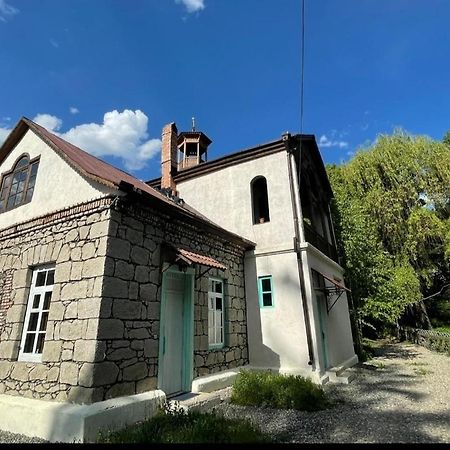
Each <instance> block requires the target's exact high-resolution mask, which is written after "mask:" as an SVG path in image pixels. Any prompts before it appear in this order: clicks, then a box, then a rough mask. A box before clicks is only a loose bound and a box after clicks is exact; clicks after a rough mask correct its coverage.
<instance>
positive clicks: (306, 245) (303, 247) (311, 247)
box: [299, 242, 344, 274]
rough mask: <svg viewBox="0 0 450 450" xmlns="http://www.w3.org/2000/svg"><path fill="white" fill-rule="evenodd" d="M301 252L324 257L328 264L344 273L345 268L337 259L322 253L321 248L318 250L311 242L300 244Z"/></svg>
mask: <svg viewBox="0 0 450 450" xmlns="http://www.w3.org/2000/svg"><path fill="white" fill-rule="evenodd" d="M299 250H300V252H305V251H306V252H311V253H313V254H314V255H315V256H317V257H318V258H321V259H323V260H324V261H325V262H326V263H327V264H330V265H332V266H333V267H334V268H335V269H336V270H338V271H339V272H340V273H341V274H343V273H344V268H343V267H342V266H340V265H339V264H338V263H337V262H336V261H333V260H332V259H331V258H329V257H328V256H327V255H325V254H324V253H322V252H321V251H320V250H318V249H317V248H316V247H314V245H312V244H310V243H309V242H302V243H301V244H300V245H299Z"/></svg>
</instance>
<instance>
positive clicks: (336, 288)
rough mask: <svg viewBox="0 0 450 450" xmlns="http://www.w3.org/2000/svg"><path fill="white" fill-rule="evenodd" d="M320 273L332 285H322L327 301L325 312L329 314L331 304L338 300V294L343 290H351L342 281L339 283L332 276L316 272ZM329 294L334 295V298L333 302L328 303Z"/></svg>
mask: <svg viewBox="0 0 450 450" xmlns="http://www.w3.org/2000/svg"><path fill="white" fill-rule="evenodd" d="M318 273H320V275H322V276H323V278H324V279H325V280H327V281H329V282H330V283H331V284H332V285H331V286H326V285H325V287H324V291H325V295H326V303H327V313H328V314H329V313H330V311H331V309H332V308H333V306H334V305H335V304H336V302H337V301H338V300H339V298H340V296H341V295H342V294H343V293H344V291H347V292H351V290H350V289H349V288H348V287H345V286H344V285H343V284H342V283H339V282H338V281H336V280H334V279H333V278H331V277H329V276H328V275H325V274H324V273H322V272H318ZM330 295H335V296H336V298H335V299H334V302H333V303H332V304H331V305H330V304H329V301H330Z"/></svg>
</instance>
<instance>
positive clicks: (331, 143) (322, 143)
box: [319, 134, 348, 148]
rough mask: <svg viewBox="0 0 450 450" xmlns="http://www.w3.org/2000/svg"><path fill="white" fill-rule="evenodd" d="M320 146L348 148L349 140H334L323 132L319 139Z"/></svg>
mask: <svg viewBox="0 0 450 450" xmlns="http://www.w3.org/2000/svg"><path fill="white" fill-rule="evenodd" d="M319 146H320V147H324V148H326V147H338V148H347V147H348V142H345V141H333V140H332V139H328V138H327V136H326V135H325V134H322V136H320V139H319Z"/></svg>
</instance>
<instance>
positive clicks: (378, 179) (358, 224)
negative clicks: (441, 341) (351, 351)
mask: <svg viewBox="0 0 450 450" xmlns="http://www.w3.org/2000/svg"><path fill="white" fill-rule="evenodd" d="M327 170H328V174H329V177H330V181H331V185H332V188H333V191H334V194H335V201H334V205H333V208H332V210H333V214H334V222H335V224H336V234H337V238H338V246H339V248H340V252H341V254H342V255H343V264H344V267H345V269H346V280H347V283H349V284H350V285H351V288H352V295H353V299H354V302H355V304H356V305H358V306H357V308H358V311H357V312H358V315H359V317H360V319H361V320H362V322H363V323H365V324H366V325H369V326H371V327H375V328H380V327H382V328H385V327H391V326H393V325H394V324H398V322H399V320H400V321H401V320H405V317H407V316H409V319H411V318H414V319H416V321H417V319H418V317H420V318H421V320H420V321H419V322H422V323H417V322H416V325H421V326H429V320H428V318H427V315H426V310H425V308H424V304H423V303H422V302H421V299H422V298H423V297H426V296H427V295H429V294H430V293H431V292H432V291H433V290H438V289H439V288H440V287H441V286H442V285H443V284H444V283H445V282H450V270H449V261H450V149H449V147H448V146H447V145H445V144H444V143H442V142H437V141H433V140H431V139H430V138H427V137H424V136H410V135H408V134H406V133H404V132H403V131H401V130H400V131H396V132H395V133H394V134H393V135H391V136H387V135H382V136H379V137H378V139H377V141H376V143H375V144H374V145H373V146H372V147H371V148H368V149H361V150H360V151H358V152H357V153H356V155H355V156H354V158H353V159H352V160H351V161H349V162H348V163H347V164H344V165H340V166H336V165H332V166H328V167H327ZM418 312H420V314H417V313H418Z"/></svg>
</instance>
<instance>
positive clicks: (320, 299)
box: [316, 291, 329, 369]
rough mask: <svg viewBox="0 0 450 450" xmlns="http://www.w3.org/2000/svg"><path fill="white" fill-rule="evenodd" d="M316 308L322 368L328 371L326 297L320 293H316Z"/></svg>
mask: <svg viewBox="0 0 450 450" xmlns="http://www.w3.org/2000/svg"><path fill="white" fill-rule="evenodd" d="M316 299H317V307H318V309H319V323H320V342H321V347H322V358H323V363H324V368H325V369H328V367H329V361H328V336H327V312H326V311H327V310H326V307H327V304H326V301H327V299H326V297H325V295H324V294H323V293H322V292H319V291H316Z"/></svg>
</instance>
